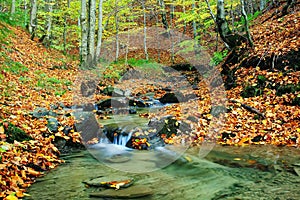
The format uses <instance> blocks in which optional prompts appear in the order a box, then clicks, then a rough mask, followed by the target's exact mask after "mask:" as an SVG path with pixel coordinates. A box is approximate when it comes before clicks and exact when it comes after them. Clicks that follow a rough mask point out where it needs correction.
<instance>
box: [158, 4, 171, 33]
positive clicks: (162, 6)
mask: <svg viewBox="0 0 300 200" xmlns="http://www.w3.org/2000/svg"><path fill="white" fill-rule="evenodd" d="M158 4H159V6H160V10H161V11H160V15H161V21H162V23H163V26H164V28H165V29H166V30H168V29H169V24H168V21H167V15H166V6H165V2H164V0H158Z"/></svg>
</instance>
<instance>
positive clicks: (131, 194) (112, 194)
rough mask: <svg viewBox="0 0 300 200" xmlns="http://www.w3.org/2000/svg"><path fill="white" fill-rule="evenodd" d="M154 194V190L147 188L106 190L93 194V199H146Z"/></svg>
mask: <svg viewBox="0 0 300 200" xmlns="http://www.w3.org/2000/svg"><path fill="white" fill-rule="evenodd" d="M152 194H153V190H152V189H150V188H149V187H146V186H138V185H137V186H132V187H129V188H125V189H120V190H104V191H100V192H95V193H91V194H90V196H91V197H102V198H105V197H106V198H124V199H127V198H138V197H145V196H149V195H152Z"/></svg>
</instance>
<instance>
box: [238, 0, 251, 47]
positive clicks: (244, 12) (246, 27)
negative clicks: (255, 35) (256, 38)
mask: <svg viewBox="0 0 300 200" xmlns="http://www.w3.org/2000/svg"><path fill="white" fill-rule="evenodd" d="M241 5H242V15H243V17H244V21H245V29H246V34H247V39H248V41H249V44H250V46H251V47H253V46H254V44H253V41H252V38H251V34H250V30H249V23H248V17H247V13H246V11H245V2H244V0H241Z"/></svg>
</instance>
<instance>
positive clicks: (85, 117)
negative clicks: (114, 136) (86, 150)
mask: <svg viewBox="0 0 300 200" xmlns="http://www.w3.org/2000/svg"><path fill="white" fill-rule="evenodd" d="M72 114H73V115H74V117H75V119H76V123H75V129H76V131H77V132H80V133H81V137H82V141H83V142H87V141H89V140H91V139H93V138H97V137H98V136H99V134H101V133H102V129H101V128H100V127H99V124H98V122H97V120H96V118H95V115H94V114H93V113H92V112H74V113H72Z"/></svg>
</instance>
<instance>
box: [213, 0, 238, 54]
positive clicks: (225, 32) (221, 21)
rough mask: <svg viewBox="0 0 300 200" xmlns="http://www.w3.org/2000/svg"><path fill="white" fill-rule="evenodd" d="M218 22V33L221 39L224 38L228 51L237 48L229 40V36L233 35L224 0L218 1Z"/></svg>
mask: <svg viewBox="0 0 300 200" xmlns="http://www.w3.org/2000/svg"><path fill="white" fill-rule="evenodd" d="M216 22H217V26H218V32H219V34H220V37H221V38H222V40H223V42H224V44H225V46H226V47H227V48H228V49H231V48H233V47H234V46H235V44H233V43H232V42H231V41H229V40H228V38H227V37H228V36H229V35H231V34H232V32H231V30H230V29H229V27H228V23H227V21H226V18H225V8H224V0H218V1H217V17H216Z"/></svg>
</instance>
